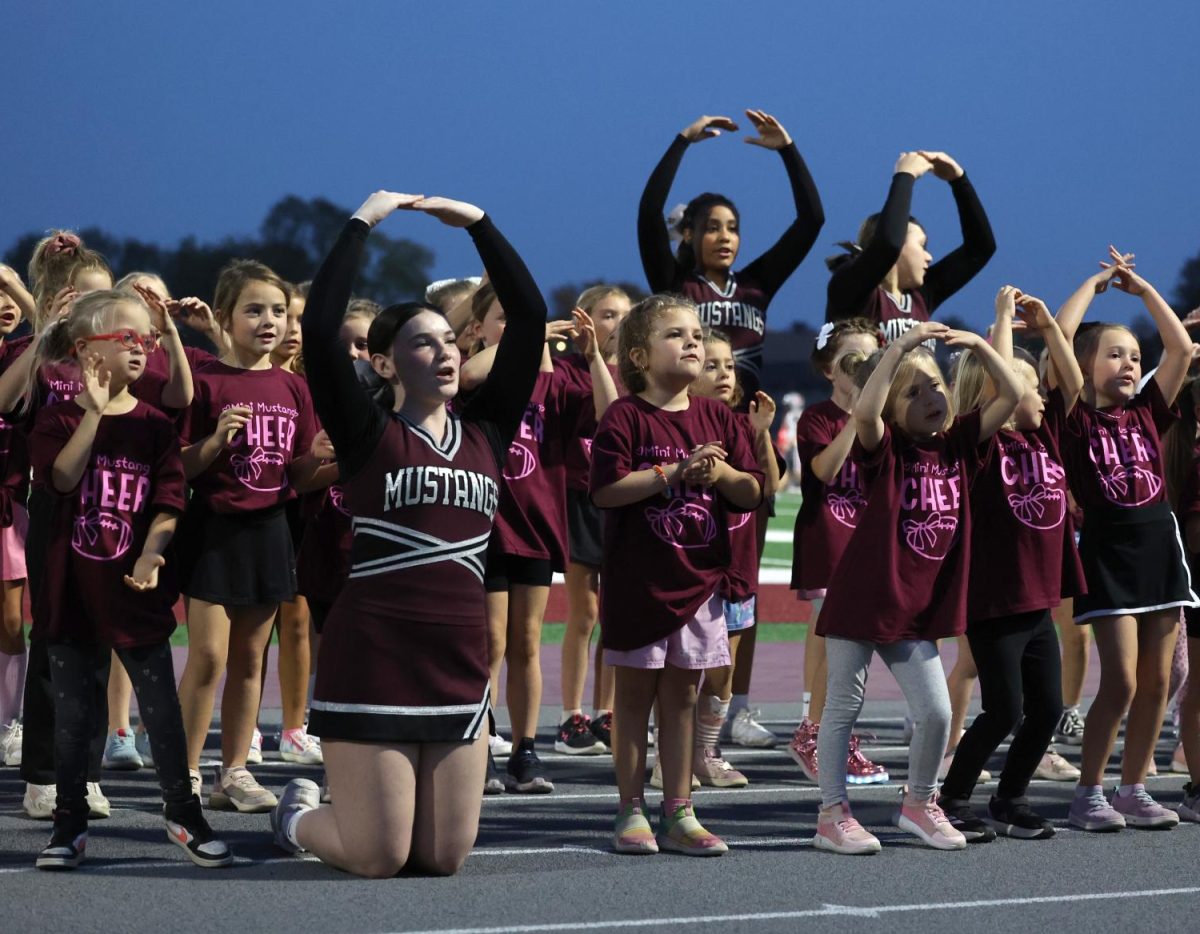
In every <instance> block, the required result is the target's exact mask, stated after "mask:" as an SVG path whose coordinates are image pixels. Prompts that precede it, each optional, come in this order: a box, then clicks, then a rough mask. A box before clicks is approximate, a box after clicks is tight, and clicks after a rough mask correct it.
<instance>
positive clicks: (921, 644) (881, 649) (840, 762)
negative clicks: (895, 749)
mask: <svg viewBox="0 0 1200 934" xmlns="http://www.w3.org/2000/svg"><path fill="white" fill-rule="evenodd" d="M876 652H878V653H879V657H880V658H882V659H883V660H884V662H885V663H886V664H887V666H888V670H889V671H890V672H891V673H892V675H893V676H894V677H895V679H896V682H897V683H898V684H899V685H900V690H901V691H903V692H904V699H905V700H906V701H908V709H909V713H910V714H911V716H912V718H913V739H912V743H911V745H910V746H909V747H908V790H909V792H910V794H912V795H913V796H914V797H917V798H930V797H932V796H933V793H934V791H936V790H937V773H938V766H940V765H941V763H942V757H943V756H944V755H945V754H946V740H947V739H949V737H950V695H949V693H948V692H947V691H946V673H945V671H943V670H942V662H941V659H939V658H938V651H937V643H936V642H930V641H928V640H914V641H910V642H893V643H891V644H888V645H878V644H876V643H874V642H859V641H857V640H855V639H839V638H837V637H835V636H830V637H827V638H826V640H825V653H826V656H827V657H828V659H829V688H828V694H827V696H826V700H825V714H824V716H823V717H821V729H820V732H818V733H817V762H818V767H817V776H818V778H819V779H820V783H821V806H822V807H832V806H833V805H835V804H838V803H840V802H842V801H846V800H847V797H846V756H847V755H848V754H849V751H850V734H851V732H852V731H853V729H854V723H855V721H856V720H858V715H859V714H860V713H861V712H862V706H863V696H864V694H865V693H866V689H867V668H868V667H869V666H870V664H871V656H872V655H874V654H875V653H876Z"/></svg>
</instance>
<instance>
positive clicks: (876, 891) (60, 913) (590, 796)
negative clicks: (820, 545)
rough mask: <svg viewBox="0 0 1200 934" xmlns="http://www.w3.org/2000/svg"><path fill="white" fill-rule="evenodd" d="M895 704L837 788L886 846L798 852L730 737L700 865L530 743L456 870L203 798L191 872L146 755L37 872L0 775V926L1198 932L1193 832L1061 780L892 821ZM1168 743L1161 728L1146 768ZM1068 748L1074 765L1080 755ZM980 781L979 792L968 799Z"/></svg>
mask: <svg viewBox="0 0 1200 934" xmlns="http://www.w3.org/2000/svg"><path fill="white" fill-rule="evenodd" d="M546 712H547V714H549V713H550V711H549V710H548V709H547V711H546ZM794 714H795V709H794V705H792V706H789V707H785V706H784V705H779V706H778V707H775V706H773V707H772V708H770V709H768V710H767V711H766V714H765V716H766V718H767V722H768V724H769V725H770V726H771V727H772V728H773V729H774V730H775V732H776V733H778V734H779V735H780V737H781V738H783V737H784V736H785V735H786V734H787V733H788V732H789V731H790V729H791V727H792V725H793V724H794V720H792V719H791V718H792V717H793V716H794ZM902 715H903V707H902V705H900V704H897V703H896V702H891V701H876V702H868V706H867V709H866V711H865V716H864V721H863V723H862V726H863V728H864V729H865V730H871V731H873V732H874V733H875V734H876V738H875V739H874V740H871V741H870V742H869V744H867V745H866V746H865V747H864V748H866V749H867V752H868V755H870V756H871V757H872V758H873V759H875V760H876V761H879V762H882V763H883V764H884V765H886V766H887V768H888V770H889V772H891V776H892V781H891V782H890V783H889V784H887V785H879V786H866V787H859V788H854V789H852V790H851V797H852V800H853V802H854V806H855V813H856V815H857V816H858V817H859V819H860V820H862V822H863V823H864V824H866V825H867V826H868V827H869V828H870V829H871V830H872V831H873V832H874V833H876V834H877V835H878V836H879V837H880V838H881V840H882V841H883V843H884V851H883V853H882V854H880V855H877V856H869V857H843V856H835V855H832V854H827V853H822V852H818V851H816V850H814V849H813V848H812V847H811V846H810V845H809V841H810V840H811V835H812V832H813V829H814V824H815V813H816V807H817V800H818V795H817V791H816V788H815V787H814V786H813V785H811V784H809V783H808V782H806V781H805V780H804V778H803V776H802V775H801V774H800V772H799V770H798V769H797V768H796V766H795V765H794V764H793V763H792V761H791V759H789V758H788V756H787V755H786V753H785V752H784V751H782V749H779V750H742V749H735V748H731V749H727V755H728V758H729V759H730V761H732V762H733V763H734V764H735V765H736V766H737V767H739V768H741V769H742V770H743V771H745V772H746V773H747V774H748V776H749V777H750V779H751V785H750V786H749V787H748V788H745V789H732V790H725V791H717V790H709V789H704V790H702V791H699V792H697V793H696V796H695V802H696V807H697V810H698V813H699V814H700V816H701V817H702V819H703V820H704V822H705V824H706V825H707V826H708V827H709V828H710V829H712V830H714V831H715V832H717V833H719V834H721V835H722V836H723V837H724V838H725V840H726V841H727V842H728V843H729V844H730V846H731V851H730V853H729V854H728V855H726V856H724V857H721V858H716V859H695V858H688V857H684V856H676V855H670V854H660V855H658V856H652V857H628V856H624V857H623V856H617V855H615V854H612V853H610V852H609V851H608V848H607V843H608V838H609V834H610V833H611V828H612V818H613V814H614V810H615V805H616V796H615V792H614V790H613V787H612V783H611V759H610V758H609V757H607V756H601V757H588V758H581V757H566V756H561V755H557V754H554V753H552V752H546V753H545V754H544V755H543V759H544V761H545V763H546V766H547V769H548V774H549V775H550V777H551V778H552V779H553V780H554V781H555V783H556V790H555V793H554V794H552V795H537V796H521V795H504V796H497V797H492V798H488V799H486V800H485V804H484V808H483V818H482V821H481V826H480V833H479V840H478V843H477V846H476V849H475V851H474V853H473V854H472V856H471V857H470V858H469V859H468V861H467V863H466V865H465V867H464V868H463V870H462V871H461V872H460V873H459V875H458V876H456V877H454V878H448V879H445V878H420V877H406V876H401V877H399V878H397V879H393V880H386V881H374V882H372V881H363V880H358V879H355V878H353V877H350V876H347V875H345V874H343V873H341V872H338V871H337V870H334V869H331V868H329V867H326V866H323V865H322V864H320V863H319V862H316V861H313V860H311V859H305V858H299V857H294V856H286V855H284V854H283V853H281V852H280V851H278V850H276V849H275V847H274V845H273V844H272V842H271V837H270V833H269V825H268V821H267V816H266V815H237V814H225V813H213V812H210V819H211V820H212V823H213V824H214V826H215V827H217V828H218V830H219V831H220V832H221V833H222V834H223V835H224V836H225V839H226V840H227V841H228V842H229V843H230V844H231V846H232V847H233V848H234V851H235V854H236V856H237V862H236V864H235V866H233V867H231V868H229V869H221V870H203V869H199V868H197V867H195V866H193V865H192V864H191V863H190V862H189V861H188V860H187V859H186V857H185V856H184V854H183V853H182V852H181V851H180V850H178V849H177V848H175V847H173V846H171V845H170V844H169V843H168V842H167V841H166V839H165V833H164V830H163V829H162V823H161V818H160V817H159V814H160V813H161V812H160V804H159V801H158V797H157V785H156V783H155V781H154V777H153V773H152V772H151V771H150V770H148V769H143V770H142V771H139V772H133V773H130V772H124V773H121V772H110V773H106V777H105V781H104V788H105V791H106V793H107V794H108V796H109V798H110V799H111V800H112V802H113V806H114V808H113V816H112V817H111V818H110V819H108V820H103V821H94V822H93V823H92V828H91V837H90V840H89V845H88V859H87V861H86V862H85V863H84V865H83V866H82V867H81V868H80V869H78V870H76V871H74V872H72V873H54V874H51V873H43V872H38V871H36V870H35V869H34V868H33V860H34V857H35V856H36V854H37V852H38V850H39V849H40V848H41V847H42V846H43V845H44V844H45V841H46V840H47V839H48V834H49V825H48V824H47V823H41V822H34V821H31V820H28V819H27V818H25V817H24V815H23V813H22V812H21V811H20V802H21V793H22V790H23V786H22V785H21V783H20V781H19V778H18V777H17V774H16V769H12V768H4V769H0V931H4V932H13V934H18V932H26V931H69V932H84V931H106V932H114V931H155V932H157V931H163V932H174V931H193V930H194V931H221V930H236V931H239V932H242V931H245V932H259V931H264V932H273V931H279V932H307V931H336V932H358V931H366V932H415V931H428V932H438V934H451V932H458V934H465V932H468V931H470V932H481V934H482V932H492V931H496V932H499V931H528V932H534V931H539V932H540V931H546V932H550V931H592V930H594V931H609V930H617V929H619V928H628V929H635V930H641V929H649V930H655V931H666V930H671V931H674V930H678V931H695V932H709V931H747V932H754V934H759V932H771V931H798V930H803V931H806V932H825V931H830V932H846V931H854V932H855V934H863V932H873V931H881V932H884V931H886V932H898V931H923V932H937V931H956V932H957V931H970V932H973V934H986V932H990V931H1028V930H1031V929H1041V930H1044V931H1047V932H1070V931H1084V930H1086V931H1089V932H1092V934H1095V932H1101V931H1134V930H1144V929H1152V930H1155V931H1181V932H1183V931H1191V932H1195V931H1198V930H1200V921H1198V920H1197V913H1196V911H1195V907H1194V906H1195V905H1196V904H1197V903H1198V901H1200V875H1198V874H1197V872H1196V865H1197V864H1196V853H1197V847H1198V846H1200V825H1195V824H1182V825H1180V826H1179V827H1178V828H1176V829H1175V830H1173V831H1135V830H1126V831H1123V832H1121V833H1118V834H1106V835H1095V834H1087V833H1082V832H1079V831H1074V830H1070V829H1067V828H1066V827H1065V819H1066V812H1067V804H1068V801H1069V798H1070V794H1071V787H1072V786H1071V785H1069V784H1056V783H1051V782H1036V783H1035V785H1034V786H1033V788H1032V789H1031V794H1030V796H1031V799H1032V800H1033V803H1034V806H1035V807H1037V808H1038V809H1039V810H1043V811H1044V812H1045V813H1046V814H1047V816H1049V817H1051V818H1052V819H1054V820H1055V821H1057V822H1059V823H1060V828H1061V829H1060V830H1059V833H1058V834H1057V835H1056V836H1055V837H1054V838H1053V839H1050V840H1046V841H1034V842H1027V841H1016V840H1007V839H1001V840H997V841H996V842H994V843H989V844H982V845H974V846H971V847H970V848H968V850H966V851H965V852H950V853H943V852H937V851H934V850H930V849H927V848H925V847H923V846H921V845H920V844H918V843H917V842H916V841H915V839H914V838H911V837H909V836H908V835H907V834H904V833H902V832H901V831H899V830H897V829H895V828H894V827H892V826H891V824H890V814H891V811H892V805H893V801H894V800H895V798H896V795H897V789H898V787H899V784H900V783H901V782H902V781H903V779H904V775H905V771H906V763H907V749H906V747H904V746H903V745H902V744H901V743H902V740H901V736H900V731H901V719H900V718H901V717H902ZM547 722H548V721H547ZM551 738H552V737H551V734H550V730H549V727H547V728H546V729H545V730H544V731H543V736H542V737H541V738H539V742H542V741H543V740H544V742H543V746H544V747H549V746H550V740H551ZM212 739H214V740H215V737H212ZM1119 748H1120V747H1118V753H1117V754H1118V755H1119ZM1170 749H1171V743H1170V741H1167V740H1164V742H1163V744H1162V745H1161V746H1160V749H1159V755H1158V760H1159V763H1160V767H1161V766H1162V764H1163V763H1165V762H1167V761H1168V760H1169V757H1170ZM1064 751H1065V752H1066V753H1067V755H1068V758H1071V759H1073V760H1075V761H1076V762H1077V754H1078V750H1077V749H1073V750H1072V749H1068V750H1064ZM1115 764H1116V760H1115V759H1114V766H1115ZM255 771H256V773H257V774H258V775H259V777H260V779H262V780H263V782H264V784H267V785H268V786H270V787H272V788H276V789H278V788H282V787H283V785H284V784H285V783H286V782H287V781H288V780H290V779H291V778H295V777H300V776H307V777H312V778H319V770H318V769H316V768H312V767H304V766H295V765H292V764H289V763H284V762H282V761H280V760H279V759H278V756H277V754H275V753H272V752H270V751H268V753H267V762H266V763H265V764H264V765H263V766H261V767H257V768H256V769H255ZM1183 780H1184V777H1183V776H1178V775H1169V774H1166V773H1165V770H1164V775H1163V777H1160V778H1157V779H1151V780H1150V783H1149V785H1150V789H1151V791H1152V792H1153V793H1154V794H1156V795H1157V796H1158V797H1159V798H1160V800H1162V801H1164V803H1168V804H1171V803H1178V801H1179V799H1180V796H1181V786H1182V783H1183ZM1108 784H1110V785H1111V784H1112V783H1111V782H1109V783H1108ZM989 787H990V788H994V785H992V786H985V787H984V788H983V789H982V790H977V792H976V799H977V800H976V803H977V804H978V805H982V804H984V803H986V792H987V789H988V788H989ZM648 792H649V793H648V795H647V798H648V800H649V801H650V802H651V803H652V804H654V803H657V800H658V796H657V794H655V793H653V791H652V790H650V789H648Z"/></svg>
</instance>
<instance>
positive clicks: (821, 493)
mask: <svg viewBox="0 0 1200 934" xmlns="http://www.w3.org/2000/svg"><path fill="white" fill-rule="evenodd" d="M849 420H850V413H849V412H847V411H845V410H844V409H842V408H841V407H840V406H839V405H838V404H837V403H836V402H834V401H833V400H832V399H827V400H826V401H824V402H818V403H817V404H816V405H810V406H807V407H806V408H805V409H804V412H803V413H802V414H801V415H800V420H799V421H798V422H797V423H796V455H797V457H798V458H799V460H800V492H801V496H802V497H803V499H802V501H801V504H800V511H799V512H798V513H797V514H796V531H795V534H794V536H793V545H794V547H793V549H792V584H791V586H792V589H793V590H799V591H800V592H801V596H816V595H818V594H819V592H820V591H823V590H825V588H826V587H828V586H829V578H830V577H831V576H832V575H833V569H834V568H836V567H837V564H838V561H840V560H841V557H842V552H843V551H845V550H846V545H847V544H849V542H850V536H851V535H852V534H853V533H854V529H855V527H856V526H857V525H858V520H859V518H860V517H861V516H862V512H863V509H865V508H866V505H867V488H866V478H865V477H864V475H863V469H862V463H861V461H860V460H857V459H856V452H857V454H858V455H861V453H862V451H861V449H859V448H858V446H857V445H855V446H854V448H853V449H852V450H851V452H850V454H849V455H848V456H847V457H846V460H845V461H843V463H842V469H841V470H839V471H838V473H837V476H836V477H834V478H833V481H832V482H831V483H829V484H825V483H822V482H821V479H820V477H818V476H817V475H816V474H815V473H813V469H812V461H813V458H814V457H816V456H817V455H818V454H820V453H821V452H822V451H824V450H825V448H827V447H829V445H830V444H832V443H833V441H834V439H835V438H836V437H837V436H838V435H839V434H841V432H842V429H843V428H845V427H846V423H847V422H848V421H849Z"/></svg>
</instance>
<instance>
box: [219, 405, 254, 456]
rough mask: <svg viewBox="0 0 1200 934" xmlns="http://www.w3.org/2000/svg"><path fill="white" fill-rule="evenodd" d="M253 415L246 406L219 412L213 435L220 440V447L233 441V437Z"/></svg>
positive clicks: (236, 406) (231, 407)
mask: <svg viewBox="0 0 1200 934" xmlns="http://www.w3.org/2000/svg"><path fill="white" fill-rule="evenodd" d="M253 414H254V413H253V412H251V411H250V407H249V406H248V405H233V406H230V407H229V408H227V409H225V410H224V411H223V412H221V416H220V417H219V418H218V419H217V430H216V431H214V432H213V434H214V435H216V436H217V437H218V438H220V439H221V446H222V447H224V446H225V445H227V444H229V442H230V441H232V440H233V436H234V435H236V434H237V433H238V432H239V431H241V430H242V428H243V427H245V425H246V423H247V422H248V421H250V416H251V415H253Z"/></svg>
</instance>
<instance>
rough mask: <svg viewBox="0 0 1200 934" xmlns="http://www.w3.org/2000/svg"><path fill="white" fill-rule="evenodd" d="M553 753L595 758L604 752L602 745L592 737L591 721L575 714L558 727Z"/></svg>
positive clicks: (579, 714)
mask: <svg viewBox="0 0 1200 934" xmlns="http://www.w3.org/2000/svg"><path fill="white" fill-rule="evenodd" d="M554 751H555V752H562V753H566V754H567V755H568V756H595V755H599V754H600V753H602V752H604V744H603V743H602V742H600V740H598V739H597V738H596V737H595V736H594V735H593V733H592V730H591V720H589V719H588V718H587V717H586V716H584V715H583V714H581V713H575V714H571V716H570V717H569V718H568V719H566V720H564V721H563V722H562V723H560V724H559V725H558V738H557V739H555V740H554Z"/></svg>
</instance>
